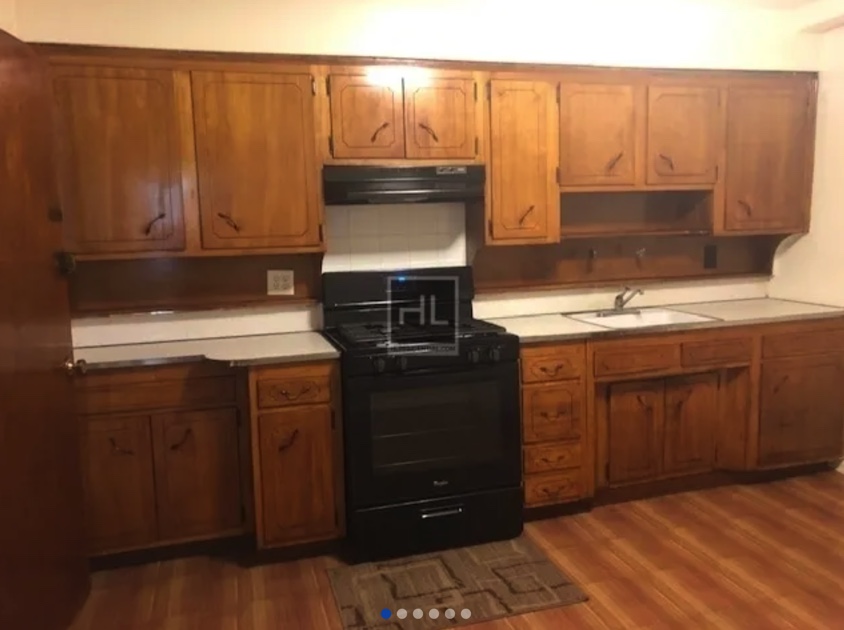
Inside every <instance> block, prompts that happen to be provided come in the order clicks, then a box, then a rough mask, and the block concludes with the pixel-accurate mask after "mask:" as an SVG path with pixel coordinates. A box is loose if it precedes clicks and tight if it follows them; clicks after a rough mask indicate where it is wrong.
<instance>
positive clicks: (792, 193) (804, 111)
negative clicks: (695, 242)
mask: <svg viewBox="0 0 844 630" xmlns="http://www.w3.org/2000/svg"><path fill="white" fill-rule="evenodd" d="M813 101H814V99H813V93H812V90H811V89H810V88H809V86H808V85H807V84H805V83H798V84H790V85H789V84H785V85H782V84H780V85H773V86H759V87H733V88H731V89H730V90H729V93H728V98H727V182H726V189H727V190H726V208H725V217H724V227H725V229H726V230H727V231H750V232H752V231H776V232H789V231H793V232H802V231H806V230H808V228H809V204H810V200H811V188H812V164H813V160H812V151H813V148H814V125H813V124H812V121H813V108H812V104H813Z"/></svg>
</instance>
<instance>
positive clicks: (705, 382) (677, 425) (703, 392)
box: [663, 373, 738, 474]
mask: <svg viewBox="0 0 844 630" xmlns="http://www.w3.org/2000/svg"><path fill="white" fill-rule="evenodd" d="M736 421H738V419H736ZM717 424H718V375H717V374H715V373H708V374H695V375H692V376H684V377H677V378H670V379H667V380H666V382H665V447H664V450H663V472H664V473H666V474H674V473H684V474H689V473H700V472H707V471H710V470H712V468H713V465H714V461H715V428H716V426H717Z"/></svg>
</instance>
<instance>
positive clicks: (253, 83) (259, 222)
mask: <svg viewBox="0 0 844 630" xmlns="http://www.w3.org/2000/svg"><path fill="white" fill-rule="evenodd" d="M192 82H193V100H194V118H195V124H196V148H197V165H198V174H199V200H200V211H201V224H202V246H203V248H205V249H227V248H232V249H240V248H288V247H289V248H318V247H319V246H320V242H321V235H320V231H321V230H320V217H321V201H320V199H321V196H320V185H321V183H320V165H319V162H318V160H317V156H316V132H315V122H314V120H315V113H314V109H315V107H314V94H313V80H312V78H311V76H310V75H309V74H305V73H302V74H282V73H260V74H258V73H255V74H248V73H236V72H194V73H193V74H192Z"/></svg>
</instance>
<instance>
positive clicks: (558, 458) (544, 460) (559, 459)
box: [539, 455, 566, 466]
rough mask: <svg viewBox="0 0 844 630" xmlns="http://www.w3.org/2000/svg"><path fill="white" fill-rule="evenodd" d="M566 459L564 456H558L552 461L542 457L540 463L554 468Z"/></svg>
mask: <svg viewBox="0 0 844 630" xmlns="http://www.w3.org/2000/svg"><path fill="white" fill-rule="evenodd" d="M565 459H566V458H565V457H563V456H562V455H557V456H556V457H555V458H554V459H553V460H551V459H549V458H547V457H540V458H539V461H541V462H542V463H543V464H548V465H549V466H553V465H555V464H559V463H560V462H563V461H565Z"/></svg>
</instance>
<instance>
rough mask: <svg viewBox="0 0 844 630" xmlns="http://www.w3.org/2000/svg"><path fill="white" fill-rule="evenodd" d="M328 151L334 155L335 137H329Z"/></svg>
mask: <svg viewBox="0 0 844 630" xmlns="http://www.w3.org/2000/svg"><path fill="white" fill-rule="evenodd" d="M328 150H329V151H330V152H331V155H334V136H328Z"/></svg>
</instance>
